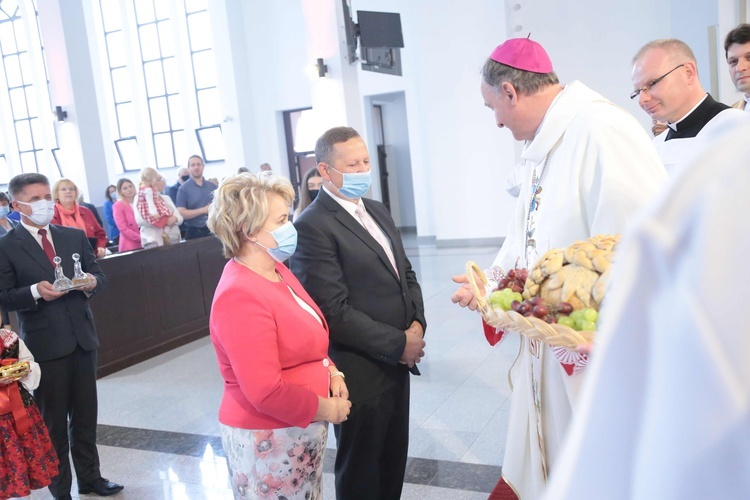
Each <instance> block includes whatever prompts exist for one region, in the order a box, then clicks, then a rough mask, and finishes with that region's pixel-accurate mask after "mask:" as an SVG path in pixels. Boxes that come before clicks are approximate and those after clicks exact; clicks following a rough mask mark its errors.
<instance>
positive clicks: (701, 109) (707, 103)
mask: <svg viewBox="0 0 750 500" xmlns="http://www.w3.org/2000/svg"><path fill="white" fill-rule="evenodd" d="M725 109H729V106H727V105H726V104H723V103H720V102H716V101H714V99H713V97H711V96H710V95H708V94H706V98H705V99H704V100H703V102H702V103H700V105H699V106H698V107H697V108H695V109H694V110H693V112H692V113H690V114H689V115H687V116H686V117H685V118H684V119H683V120H681V121H680V122H679V123H678V124H676V125H670V126H669V132H667V137H666V139H664V140H665V141H669V140H671V139H688V138H690V137H695V136H697V135H698V133H699V132H700V131H701V129H703V127H704V126H705V125H706V124H707V123H708V122H710V121H711V120H712V119H713V118H714V117H715V116H716V115H718V114H719V113H721V112H722V111H724V110H725ZM672 127H674V128H675V129H677V130H675V129H673V128H672Z"/></svg>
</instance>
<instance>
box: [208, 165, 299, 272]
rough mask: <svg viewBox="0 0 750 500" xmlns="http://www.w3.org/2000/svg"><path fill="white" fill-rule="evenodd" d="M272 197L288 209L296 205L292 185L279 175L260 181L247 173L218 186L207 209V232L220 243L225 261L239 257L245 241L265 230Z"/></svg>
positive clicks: (267, 176) (224, 181)
mask: <svg viewBox="0 0 750 500" xmlns="http://www.w3.org/2000/svg"><path fill="white" fill-rule="evenodd" d="M271 193H274V194H278V195H279V196H281V197H282V198H283V199H284V201H285V202H286V204H287V205H288V206H291V205H292V202H293V201H294V189H293V188H292V184H291V183H290V182H289V180H288V179H285V178H284V177H280V176H277V175H266V176H261V177H260V178H259V177H256V176H254V175H253V174H249V173H244V174H239V175H234V176H231V177H227V178H226V179H224V180H223V181H222V182H221V184H219V187H218V188H217V189H216V191H214V195H213V196H214V199H213V202H212V203H211V206H210V208H209V209H208V228H209V229H210V230H211V232H212V233H214V234H215V235H216V237H217V238H219V240H220V241H221V244H222V246H223V249H224V257H226V258H228V259H231V258H232V257H236V256H238V255H239V254H240V253H241V250H242V246H243V245H244V243H245V238H246V237H247V236H252V235H253V234H255V233H257V232H258V230H260V228H261V227H262V226H263V223H264V222H265V221H266V219H267V218H268V195H269V194H271Z"/></svg>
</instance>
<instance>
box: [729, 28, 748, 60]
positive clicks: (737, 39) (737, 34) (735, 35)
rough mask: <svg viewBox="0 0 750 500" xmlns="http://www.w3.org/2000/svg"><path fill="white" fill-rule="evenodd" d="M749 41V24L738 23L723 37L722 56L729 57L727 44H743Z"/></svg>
mask: <svg viewBox="0 0 750 500" xmlns="http://www.w3.org/2000/svg"><path fill="white" fill-rule="evenodd" d="M748 42H750V24H745V23H743V24H740V25H739V26H737V27H736V28H734V29H733V30H732V31H730V32H729V33H727V36H726V38H725V39H724V57H729V46H730V45H732V44H735V43H736V44H739V45H744V44H746V43H748Z"/></svg>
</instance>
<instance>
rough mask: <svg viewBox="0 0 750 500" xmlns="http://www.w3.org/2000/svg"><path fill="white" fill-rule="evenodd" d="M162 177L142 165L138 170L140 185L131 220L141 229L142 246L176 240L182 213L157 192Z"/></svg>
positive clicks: (160, 186) (178, 239)
mask: <svg viewBox="0 0 750 500" xmlns="http://www.w3.org/2000/svg"><path fill="white" fill-rule="evenodd" d="M165 186H166V180H165V179H164V177H162V176H161V175H159V173H158V172H157V171H156V170H155V169H153V168H151V167H146V168H144V169H143V170H142V171H141V187H140V188H139V190H138V198H137V200H136V204H135V220H136V222H137V223H138V227H140V229H141V245H143V248H152V247H160V246H162V245H169V244H172V243H179V241H180V229H179V225H180V224H181V223H182V216H181V215H180V212H179V211H178V210H177V208H176V207H175V206H174V204H172V200H171V198H169V196H166V195H163V194H161V193H162V191H163V190H164V187H165Z"/></svg>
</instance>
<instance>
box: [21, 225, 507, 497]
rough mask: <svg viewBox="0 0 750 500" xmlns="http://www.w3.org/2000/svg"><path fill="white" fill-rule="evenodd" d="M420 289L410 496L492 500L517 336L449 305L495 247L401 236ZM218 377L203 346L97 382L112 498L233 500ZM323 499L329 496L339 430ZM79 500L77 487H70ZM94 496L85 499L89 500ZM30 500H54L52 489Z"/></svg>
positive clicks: (105, 465) (211, 356)
mask: <svg viewBox="0 0 750 500" xmlns="http://www.w3.org/2000/svg"><path fill="white" fill-rule="evenodd" d="M405 240H406V244H407V247H409V248H407V252H408V254H409V257H410V259H411V261H412V264H413V266H414V268H415V271H416V272H417V276H418V278H419V280H420V283H421V285H422V288H423V293H424V298H425V302H426V308H427V321H428V329H427V335H426V341H427V348H426V353H427V355H426V357H425V358H424V359H423V361H422V363H421V364H420V370H421V371H422V376H421V377H413V378H412V400H411V439H410V446H409V456H410V461H409V464H408V468H407V478H406V484H405V485H404V493H403V496H402V498H403V499H451V500H453V499H471V500H473V499H485V498H487V494H488V492H489V491H491V489H492V487H493V486H494V484H495V481H496V480H497V478H498V477H499V475H500V465H501V463H502V457H503V451H504V448H505V432H506V425H507V416H508V402H509V400H508V396H509V394H510V391H509V388H508V381H507V373H508V369H509V367H510V365H511V363H512V362H513V360H514V359H515V355H516V352H517V350H518V343H517V341H516V342H514V341H513V340H509V341H506V342H504V343H501V344H500V345H498V346H495V347H490V346H489V345H488V344H487V342H486V341H485V340H484V336H483V335H482V331H481V327H480V318H479V316H478V315H477V313H472V312H469V311H467V310H462V309H460V308H459V307H458V306H456V305H454V304H452V303H451V302H450V296H451V294H452V293H453V291H454V289H455V287H456V285H455V284H454V283H453V282H451V279H450V277H451V275H453V274H459V273H462V272H463V269H464V266H465V263H466V261H467V260H468V259H473V260H475V261H477V262H478V263H479V265H480V266H482V267H486V266H487V265H489V264H490V263H491V262H492V260H493V258H494V256H495V254H496V253H497V248H496V247H461V248H436V247H435V246H424V245H422V246H417V245H416V243H415V242H414V239H413V238H406V239H405ZM221 390H222V389H221V378H220V376H219V373H218V369H217V366H216V360H215V357H214V352H213V348H212V347H211V344H210V342H209V340H208V339H207V338H206V339H202V340H199V341H196V342H193V343H192V344H189V345H186V346H183V347H181V348H179V349H175V350H173V351H171V352H169V353H166V354H164V355H161V356H159V357H157V358H153V359H151V360H148V361H146V362H143V363H141V364H139V365H136V366H133V367H131V368H128V369H126V370H123V371H120V372H118V373H115V374H113V375H110V376H108V377H105V378H103V379H101V380H99V423H100V429H99V443H100V454H101V463H102V472H103V474H104V475H105V477H108V478H110V479H112V480H114V481H117V482H119V483H122V484H124V485H125V490H124V491H123V492H122V493H120V494H119V495H117V496H116V497H114V498H122V499H138V500H141V499H162V498H163V499H225V498H226V499H229V498H232V494H231V490H230V489H229V485H228V476H227V469H226V462H225V459H224V454H223V451H222V450H221V440H220V439H219V438H218V436H219V427H218V422H217V419H216V413H217V408H218V406H219V401H220V399H221ZM328 448H329V450H328V452H327V454H326V466H325V474H324V493H325V494H324V498H325V499H333V498H335V495H334V484H333V475H332V474H331V471H332V464H333V458H334V454H335V440H334V438H333V432H332V431H331V432H330V433H329V443H328ZM73 496H74V497H76V492H75V491H74V492H73ZM87 497H88V496H87V495H83V496H81V498H87ZM32 498H34V499H41V498H49V495H48V492H47V490H46V489H45V490H42V491H39V492H35V493H34V494H33V496H32Z"/></svg>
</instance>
